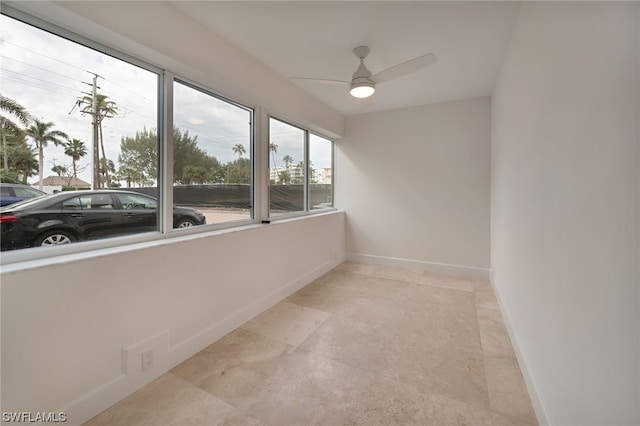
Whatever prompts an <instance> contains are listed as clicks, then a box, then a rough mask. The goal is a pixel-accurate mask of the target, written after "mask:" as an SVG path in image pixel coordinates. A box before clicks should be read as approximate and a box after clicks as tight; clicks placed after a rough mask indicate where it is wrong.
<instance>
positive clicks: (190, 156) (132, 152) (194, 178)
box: [118, 128, 224, 187]
mask: <svg viewBox="0 0 640 426" xmlns="http://www.w3.org/2000/svg"><path fill="white" fill-rule="evenodd" d="M157 152H158V136H157V133H156V132H155V130H147V129H144V130H143V131H140V132H137V133H136V136H135V137H133V138H132V137H125V138H122V140H121V142H120V155H119V156H118V163H119V164H120V168H119V170H118V178H119V179H121V180H123V181H126V182H127V185H128V186H129V187H130V186H131V185H135V184H138V185H148V184H150V183H153V181H155V180H156V179H157V177H158V176H157V171H158V154H157ZM196 170H198V172H197V173H196V172H195V171H196ZM202 170H204V171H205V173H203V172H202ZM173 181H174V183H179V184H185V185H188V184H191V183H194V182H198V183H221V182H223V181H224V172H223V167H222V165H221V164H220V162H219V161H218V160H217V159H216V158H215V157H213V156H210V155H207V153H206V152H205V151H204V150H203V149H201V148H200V147H199V146H198V137H197V136H193V137H192V136H190V135H189V132H188V131H184V132H183V131H181V130H180V129H178V128H174V130H173Z"/></svg>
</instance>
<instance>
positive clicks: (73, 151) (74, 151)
mask: <svg viewBox="0 0 640 426" xmlns="http://www.w3.org/2000/svg"><path fill="white" fill-rule="evenodd" d="M64 153H65V154H66V155H68V156H69V157H71V165H72V167H73V177H74V181H75V183H76V185H75V186H76V189H77V188H78V161H80V159H81V158H82V157H84V156H85V155H87V147H86V146H85V144H84V142H82V141H81V140H80V139H72V140H71V141H69V142H67V143H66V144H65V149H64Z"/></svg>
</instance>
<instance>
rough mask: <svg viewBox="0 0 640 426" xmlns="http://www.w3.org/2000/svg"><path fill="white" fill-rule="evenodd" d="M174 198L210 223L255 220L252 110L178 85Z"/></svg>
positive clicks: (174, 98)
mask: <svg viewBox="0 0 640 426" xmlns="http://www.w3.org/2000/svg"><path fill="white" fill-rule="evenodd" d="M173 102H174V107H173V126H174V127H173V202H174V204H175V205H180V206H190V207H194V208H197V209H198V210H199V211H200V212H202V213H203V214H204V215H205V216H206V218H207V223H208V224H218V223H224V222H232V221H238V220H246V219H251V218H252V217H253V208H252V204H253V203H252V182H253V173H252V162H251V158H252V156H251V152H252V148H253V130H252V129H253V124H252V123H253V111H251V110H250V109H248V108H245V107H242V106H240V105H237V104H234V103H231V102H229V101H226V100H223V99H220V98H218V97H216V96H213V95H211V94H209V93H206V92H204V91H202V90H199V89H196V88H195V87H193V86H191V85H188V84H186V83H183V82H180V81H175V82H174V84H173Z"/></svg>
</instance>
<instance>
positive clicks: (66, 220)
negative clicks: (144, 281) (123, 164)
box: [0, 190, 206, 250]
mask: <svg viewBox="0 0 640 426" xmlns="http://www.w3.org/2000/svg"><path fill="white" fill-rule="evenodd" d="M157 223H158V202H157V200H156V199H155V198H153V197H150V196H148V195H144V194H139V193H137V192H131V191H118V190H98V191H69V192H60V193H57V194H53V195H49V196H46V197H42V198H34V199H32V200H28V201H22V202H20V203H17V204H13V205H11V206H8V207H4V208H0V246H1V249H2V250H12V249H17V248H26V247H37V246H50V245H58V244H68V243H72V242H75V241H86V240H94V239H99V238H105V237H111V236H116V235H127V234H133V233H138V232H149V231H155V230H157V229H158V225H157ZM205 223H206V219H205V217H204V215H203V214H202V213H200V212H199V211H197V210H195V209H192V208H189V207H178V206H175V207H174V208H173V227H174V228H187V227H191V226H195V225H203V224H205Z"/></svg>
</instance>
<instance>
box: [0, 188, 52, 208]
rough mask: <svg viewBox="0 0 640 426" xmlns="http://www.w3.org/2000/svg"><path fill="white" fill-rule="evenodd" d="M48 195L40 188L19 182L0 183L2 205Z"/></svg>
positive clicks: (0, 204)
mask: <svg viewBox="0 0 640 426" xmlns="http://www.w3.org/2000/svg"><path fill="white" fill-rule="evenodd" d="M43 195H47V193H46V192H42V191H40V190H39V189H35V188H32V187H30V186H28V185H21V184H19V183H0V207H4V206H8V205H10V204H13V203H17V202H18V201H23V200H28V199H29V198H34V197H41V196H43Z"/></svg>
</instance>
